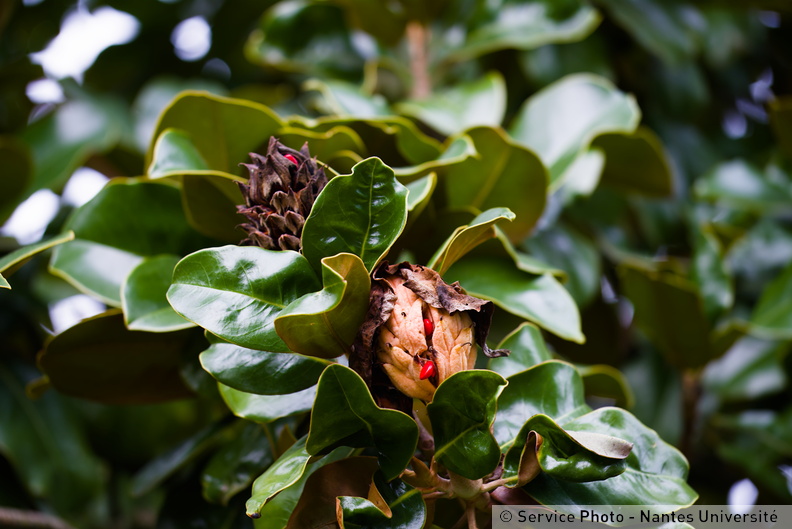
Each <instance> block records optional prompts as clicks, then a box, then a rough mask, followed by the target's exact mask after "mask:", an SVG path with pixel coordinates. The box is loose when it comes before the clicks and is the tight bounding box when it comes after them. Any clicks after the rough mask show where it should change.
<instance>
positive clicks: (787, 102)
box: [769, 96, 792, 158]
mask: <svg viewBox="0 0 792 529" xmlns="http://www.w3.org/2000/svg"><path fill="white" fill-rule="evenodd" d="M769 106H770V121H771V123H772V124H773V130H774V131H775V134H776V138H778V144H779V146H780V147H781V150H782V152H784V153H785V154H786V155H787V157H788V158H792V98H790V97H789V96H782V97H778V98H775V99H773V100H772V101H770V102H769Z"/></svg>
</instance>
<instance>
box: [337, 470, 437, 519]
mask: <svg viewBox="0 0 792 529" xmlns="http://www.w3.org/2000/svg"><path fill="white" fill-rule="evenodd" d="M374 490H376V492H377V494H378V496H379V498H377V499H378V500H379V501H378V503H379V505H377V504H375V503H373V502H371V501H370V500H369V499H366V498H360V497H354V496H341V497H339V498H338V507H339V509H340V510H341V513H340V518H341V521H343V526H344V529H358V528H359V529H363V528H366V529H368V528H371V529H375V528H382V529H421V528H422V527H423V526H424V522H425V520H426V505H425V504H424V500H423V498H422V497H421V491H419V490H416V489H414V488H412V487H410V486H409V485H407V484H406V483H404V482H403V481H401V480H399V479H395V480H393V481H391V482H390V483H388V482H386V481H385V479H383V477H382V473H381V472H377V473H375V474H374V482H373V483H372V487H371V492H370V493H369V495H368V497H369V498H370V497H371V493H373V492H374ZM381 506H383V507H384V506H387V511H386V512H383V510H381Z"/></svg>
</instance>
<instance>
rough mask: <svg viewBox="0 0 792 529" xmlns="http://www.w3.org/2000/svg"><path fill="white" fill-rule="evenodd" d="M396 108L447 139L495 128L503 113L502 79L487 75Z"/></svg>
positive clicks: (501, 119)
mask: <svg viewBox="0 0 792 529" xmlns="http://www.w3.org/2000/svg"><path fill="white" fill-rule="evenodd" d="M397 108H398V110H399V112H400V113H402V114H406V115H408V116H411V117H414V118H416V119H418V120H420V121H423V122H424V123H426V124H427V125H429V126H430V127H432V128H434V129H435V130H437V131H439V132H442V133H443V134H445V135H447V136H451V135H452V134H456V133H459V132H462V131H464V130H466V129H469V128H472V127H477V126H492V127H497V126H499V125H500V124H501V122H502V121H503V116H504V114H505V112H506V84H505V82H504V80H503V76H501V75H500V74H499V73H497V72H490V73H488V74H487V75H485V76H483V77H481V78H480V79H477V80H475V81H470V82H467V83H460V84H457V85H455V86H452V87H450V88H447V89H445V90H443V91H438V92H437V93H435V94H433V95H431V96H429V97H427V98H425V99H417V100H411V101H405V102H403V103H400V104H399V105H398V107H397Z"/></svg>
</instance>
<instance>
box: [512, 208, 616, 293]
mask: <svg viewBox="0 0 792 529" xmlns="http://www.w3.org/2000/svg"><path fill="white" fill-rule="evenodd" d="M523 248H525V249H526V250H527V251H528V252H529V253H530V254H531V255H532V256H534V257H535V258H538V259H539V260H541V261H542V262H545V263H548V264H549V265H552V266H555V267H557V268H560V269H561V270H563V271H564V272H566V281H565V282H564V288H566V289H567V290H568V291H569V293H570V295H571V296H572V297H573V298H574V300H575V301H576V302H577V304H578V305H579V306H585V305H587V304H588V303H590V302H591V301H592V300H593V299H594V298H595V297H596V296H597V295H598V294H599V291H600V280H601V277H602V262H601V261H602V258H601V257H600V254H599V252H598V250H597V247H596V245H595V244H594V243H593V241H591V240H590V239H588V238H587V237H585V236H583V235H582V234H581V233H579V232H577V231H575V230H573V229H572V228H569V227H568V226H565V225H564V224H562V223H558V224H556V225H555V226H552V227H551V228H549V229H546V230H543V231H541V232H539V233H537V234H536V235H534V236H533V237H531V238H530V239H528V240H526V241H525V242H524V243H523Z"/></svg>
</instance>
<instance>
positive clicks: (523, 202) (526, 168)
mask: <svg viewBox="0 0 792 529" xmlns="http://www.w3.org/2000/svg"><path fill="white" fill-rule="evenodd" d="M467 135H468V136H470V138H471V139H472V140H473V143H474V144H475V148H476V151H477V152H478V156H476V157H475V158H473V157H471V158H467V159H466V160H465V161H464V162H463V163H460V164H456V165H452V166H450V167H448V168H447V169H446V170H445V171H444V173H445V174H444V177H445V182H446V189H447V193H448V205H449V206H450V207H456V208H463V207H473V208H476V209H478V210H487V209H490V208H495V207H506V208H509V209H510V210H511V211H513V212H514V213H515V215H516V216H517V217H516V219H515V220H514V221H512V222H511V223H509V224H508V225H504V226H502V229H503V230H504V231H505V232H506V233H507V234H508V235H509V237H510V238H511V239H513V240H519V239H522V238H523V237H525V236H526V235H527V234H528V233H530V231H531V229H532V228H533V227H534V225H535V224H536V222H537V221H538V220H539V217H540V216H541V214H542V211H543V210H544V207H545V200H546V198H545V197H546V194H547V190H546V187H547V173H546V171H545V168H544V166H543V165H542V163H541V161H540V160H539V158H537V157H536V155H535V154H534V153H532V152H531V151H529V150H528V149H525V148H523V147H521V146H519V145H517V144H516V143H514V142H512V141H510V140H509V139H508V138H507V137H506V135H505V134H504V133H503V132H502V131H500V130H499V129H494V128H485V127H478V128H475V129H471V130H469V131H467ZM515 189H520V192H519V193H515V192H514V190H515Z"/></svg>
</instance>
